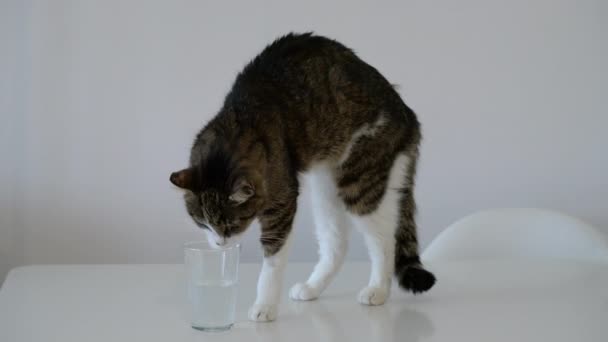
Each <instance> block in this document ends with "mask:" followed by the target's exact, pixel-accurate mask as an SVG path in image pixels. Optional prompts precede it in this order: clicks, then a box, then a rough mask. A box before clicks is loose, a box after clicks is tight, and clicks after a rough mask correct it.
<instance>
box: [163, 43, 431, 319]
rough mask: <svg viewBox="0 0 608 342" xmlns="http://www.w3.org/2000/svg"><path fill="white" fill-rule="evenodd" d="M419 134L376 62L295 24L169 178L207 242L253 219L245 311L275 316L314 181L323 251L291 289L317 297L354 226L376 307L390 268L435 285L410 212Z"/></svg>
mask: <svg viewBox="0 0 608 342" xmlns="http://www.w3.org/2000/svg"><path fill="white" fill-rule="evenodd" d="M420 139H421V135H420V124H419V122H418V120H417V118H416V115H415V114H414V112H413V111H412V110H411V109H410V108H409V107H408V106H406V105H405V104H404V103H403V101H402V99H401V98H400V97H399V95H398V94H397V92H396V91H395V89H393V87H392V86H391V84H390V83H389V82H388V81H387V80H386V79H385V78H384V77H383V76H382V75H381V74H380V73H379V72H378V71H377V70H376V69H374V68H373V67H372V66H370V65H368V64H367V63H365V62H363V61H362V60H361V59H359V58H358V57H357V56H356V55H355V54H354V53H353V51H352V50H350V49H349V48H347V47H345V46H344V45H342V44H340V43H338V42H337V41H335V40H331V39H328V38H325V37H321V36H317V35H313V34H311V33H306V34H293V33H292V34H288V35H286V36H283V37H281V38H279V39H277V40H275V41H274V42H273V43H271V44H270V45H268V46H267V47H266V48H265V49H264V50H263V51H262V52H261V53H260V54H259V55H258V56H257V57H255V58H254V59H253V60H252V61H251V62H250V63H249V64H247V66H245V68H244V69H243V71H242V72H241V73H240V74H239V75H238V76H237V77H236V80H235V82H234V84H233V86H232V89H231V90H230V92H229V93H228V95H227V96H226V98H225V101H224V104H223V106H222V108H221V109H220V111H219V113H218V114H217V115H216V116H215V117H214V118H213V119H212V120H211V121H210V122H209V123H208V124H207V125H206V126H205V127H204V128H203V129H202V130H201V131H200V133H198V135H197V136H196V139H195V141H194V145H193V146H192V150H191V155H190V164H189V165H190V166H189V167H188V168H186V169H184V170H181V171H178V172H174V173H173V174H171V177H170V180H171V182H172V183H173V184H174V185H176V186H178V187H180V188H182V189H185V193H184V198H185V202H186V208H187V211H188V213H189V214H190V216H192V219H193V220H194V222H195V223H196V224H197V225H198V226H199V227H200V228H202V229H203V230H204V231H205V232H206V233H207V237H208V239H209V241H210V242H211V243H212V244H215V245H217V246H223V245H225V244H229V243H233V242H234V241H237V240H238V239H239V238H240V237H241V236H242V234H243V233H244V232H245V230H247V228H248V227H249V226H250V225H251V223H252V221H253V220H255V219H257V220H258V221H259V223H260V225H261V237H260V242H261V244H262V248H263V250H264V262H263V266H262V271H261V273H260V276H259V280H258V286H257V299H256V301H255V303H254V305H253V306H252V307H251V309H250V311H249V318H250V319H251V320H253V321H271V320H274V319H275V318H276V315H277V304H278V302H279V298H280V295H281V291H280V289H281V288H282V275H283V271H284V269H285V266H286V263H287V250H288V248H289V245H290V242H291V241H290V240H291V238H290V237H291V234H290V233H291V230H292V224H293V219H294V215H295V214H296V206H297V205H296V203H297V201H296V200H297V198H298V194H299V189H300V184H301V183H305V184H306V186H308V187H310V188H311V190H312V194H313V195H312V209H313V213H314V222H315V226H316V236H317V238H318V242H319V255H320V258H319V262H318V263H317V265H316V266H315V268H314V271H313V272H312V274H311V275H310V277H309V278H308V280H306V281H305V282H302V283H298V284H295V285H294V286H293V287H292V288H291V290H290V292H289V296H290V297H291V298H292V299H293V300H313V299H316V298H317V297H318V296H319V295H320V294H321V292H322V291H323V290H324V289H325V288H326V287H327V286H328V284H329V282H330V281H331V280H332V278H333V277H334V276H335V275H336V273H337V271H338V269H339V268H340V266H341V264H342V262H343V261H344V256H345V253H346V248H347V242H348V235H349V230H350V228H351V227H354V228H355V229H357V230H358V231H360V232H361V233H362V234H363V237H364V239H365V243H366V245H367V247H368V249H369V254H370V258H371V276H370V279H369V283H368V285H367V286H366V287H364V288H363V289H362V290H361V291H360V292H359V295H358V300H359V302H361V303H362V304H365V305H381V304H383V303H384V302H385V300H386V299H387V297H388V295H389V292H390V286H391V279H392V273H393V272H394V273H395V275H396V278H397V280H398V282H399V285H400V286H401V287H402V288H403V289H405V290H409V291H411V292H413V293H420V292H424V291H426V290H428V289H430V288H431V287H432V286H433V284H434V283H435V277H434V276H433V274H432V273H430V272H428V271H426V270H425V269H424V268H423V266H422V264H421V262H420V258H419V256H418V241H417V238H416V222H415V220H414V214H415V211H416V207H415V202H414V176H415V173H416V161H417V159H418V146H419V142H420Z"/></svg>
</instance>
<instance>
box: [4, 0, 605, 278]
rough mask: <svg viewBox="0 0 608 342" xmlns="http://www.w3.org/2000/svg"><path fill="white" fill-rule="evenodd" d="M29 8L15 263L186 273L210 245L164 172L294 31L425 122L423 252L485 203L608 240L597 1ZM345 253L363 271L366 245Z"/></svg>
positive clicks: (22, 33)
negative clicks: (382, 85) (197, 243)
mask: <svg viewBox="0 0 608 342" xmlns="http://www.w3.org/2000/svg"><path fill="white" fill-rule="evenodd" d="M17 3H19V2H17V1H9V2H8V4H9V5H8V7H12V11H4V10H3V11H1V14H0V16H2V17H1V18H0V22H3V25H4V22H5V20H6V19H11V20H12V21H11V22H14V17H12V16H14V15H15V13H20V12H19V11H21V10H20V9H19V8H17V7H16V6H17V5H16V4H17ZM21 3H22V4H25V5H24V6H25V9H26V10H27V12H24V13H25V14H26V17H27V18H25V19H26V20H24V21H23V22H24V23H25V24H24V26H26V27H25V28H23V29H22V30H19V29H14V30H12V31H10V33H11V34H16V35H17V38H15V36H12V40H10V41H9V43H8V44H9V45H10V46H9V47H17V48H19V49H21V50H19V51H21V52H19V53H17V54H13V55H11V56H12V58H13V59H14V60H8V61H4V59H3V60H2V64H3V68H4V65H11V66H12V65H15V66H18V67H20V68H21V69H19V70H20V74H19V75H26V76H27V79H26V80H25V81H24V80H21V81H22V83H23V84H29V86H28V88H27V89H26V90H25V91H22V92H21V93H18V94H15V93H14V92H15V89H17V88H10V87H9V88H10V89H5V88H6V87H5V86H4V84H3V88H2V96H3V97H8V98H16V99H21V100H22V102H23V103H13V104H10V103H9V106H8V107H7V108H9V110H8V112H12V113H8V114H9V115H8V116H6V117H5V113H3V116H2V124H3V131H2V132H3V133H2V134H3V136H2V138H3V140H2V142H3V147H2V148H3V150H2V151H3V159H2V163H3V165H4V164H5V160H8V161H7V162H6V163H7V164H10V165H12V167H9V168H8V169H6V170H3V171H2V172H3V173H2V180H3V186H6V185H8V186H9V190H7V193H13V194H14V195H10V196H8V197H7V196H5V190H4V187H3V190H2V193H3V195H2V210H3V211H2V221H0V222H1V224H2V225H1V226H0V229H1V230H0V234H2V235H1V239H2V240H1V241H2V243H1V244H0V247H1V248H2V249H1V250H0V256H2V257H3V258H4V257H6V254H7V251H9V252H8V254H11V257H14V255H16V254H15V253H16V252H17V251H20V252H22V259H14V261H11V264H15V263H123V262H133V263H143V262H150V263H156V262H177V261H179V260H180V258H181V250H180V248H179V246H180V244H181V243H182V242H184V241H186V240H189V239H195V238H198V237H200V236H201V235H200V233H199V232H197V231H196V229H195V228H194V227H193V225H192V224H191V223H190V222H189V221H188V219H187V218H186V214H185V211H184V209H183V204H182V201H181V198H180V193H179V192H178V191H176V190H175V189H174V188H173V187H172V186H170V184H169V182H168V175H169V173H170V172H171V171H173V170H175V169H178V168H180V167H183V166H185V165H186V161H187V157H188V149H189V147H190V144H191V142H192V139H193V136H194V134H195V133H196V132H197V131H198V130H199V129H200V127H201V126H202V125H203V123H204V122H205V121H207V120H208V119H209V118H211V117H212V116H213V114H214V113H215V112H216V111H217V109H218V108H219V105H220V103H221V101H222V97H223V95H224V94H225V93H226V91H227V90H228V88H229V86H230V84H231V81H232V80H233V78H234V76H235V74H236V73H237V72H238V71H239V69H240V68H241V67H242V66H243V65H244V64H245V63H246V62H247V61H248V60H249V59H250V58H251V57H253V56H254V55H255V54H256V53H257V52H259V51H260V49H261V48H262V47H263V46H264V45H265V44H266V43H268V42H269V41H270V40H272V39H274V38H275V37H276V36H278V35H280V34H283V33H286V32H288V31H291V30H295V31H303V30H315V31H316V32H318V33H320V34H324V35H328V36H331V37H335V38H337V39H339V40H340V41H342V42H344V43H345V44H347V45H349V46H351V47H353V48H354V49H355V50H356V51H357V52H358V53H359V55H360V56H361V57H362V58H363V59H365V60H366V61H368V62H370V63H371V64H372V65H374V66H376V67H377V68H378V69H379V70H380V71H381V72H383V73H384V74H385V75H386V76H387V77H388V78H389V79H390V80H391V82H394V83H398V84H400V85H401V88H400V91H401V93H402V94H403V96H404V98H405V100H406V102H407V103H408V104H409V105H410V106H412V107H413V108H414V109H415V110H416V111H417V112H418V115H419V118H420V120H421V122H422V123H423V128H424V135H425V139H424V142H423V147H422V160H421V165H420V169H419V177H418V188H417V198H418V203H419V208H420V214H419V222H420V234H421V238H422V243H423V245H426V244H427V243H428V242H429V241H430V239H432V238H433V237H434V236H435V235H436V234H437V233H439V232H440V231H441V230H442V229H443V228H444V227H445V226H446V225H448V224H449V223H451V222H453V221H454V220H455V219H457V218H459V217H462V216H464V215H466V214H468V213H470V212H472V211H475V210H479V209H483V208H487V207H496V206H534V207H550V208H555V209H558V210H563V211H566V212H568V213H570V214H573V215H576V216H580V217H581V218H583V219H586V220H588V221H590V222H591V223H593V224H596V225H597V226H598V227H600V228H601V229H603V230H604V231H608V214H606V211H605V209H606V203H607V202H606V197H607V195H608V182H607V181H606V175H607V174H608V157H607V155H608V154H607V153H606V152H605V146H606V144H607V143H608V138H607V137H606V134H605V130H606V127H608V115H607V114H608V104H607V102H606V100H605V97H606V96H605V95H606V86H607V84H606V80H607V79H608V68H607V67H606V60H608V46H607V40H606V32H608V23H607V21H606V20H605V18H606V17H607V15H608V6H607V5H606V2H603V1H601V0H597V1H574V0H572V1H557V0H555V1H554V0H537V1H524V0H518V1H487V0H479V1H472V0H467V1H451V0H443V1H399V2H397V1H395V2H386V3H382V4H380V3H379V2H377V1H343V2H340V3H339V4H338V3H336V2H329V1H279V0H275V1H270V0H267V1H264V2H262V3H263V5H261V4H260V3H261V2H259V1H256V2H253V1H241V2H240V3H238V4H237V3H233V2H215V3H214V4H211V2H203V1H195V0H191V1H143V0H141V1H119V0H112V1H101V0H99V1H75V0H74V1H65V0H57V1H52V2H51V1H42V0H40V1H26V2H21ZM11 4H12V5H11ZM9 25H13V26H14V27H16V28H18V27H19V22H16V23H13V24H9ZM3 31H4V29H3ZM3 34H4V32H3ZM2 44H4V43H2ZM11 44H12V45H11ZM21 45H24V46H21ZM4 47H6V46H4ZM3 57H5V56H3ZM5 62H6V63H8V64H5ZM3 70H4V69H3ZM7 70H9V71H11V70H13V69H12V67H9V68H8V69H7ZM15 77H16V79H17V80H18V81H19V79H20V78H19V77H21V76H15ZM7 91H8V94H12V95H9V96H7ZM13 96H14V97H13ZM11 108H17V110H10V109H11ZM19 109H22V110H23V111H24V114H23V115H22V114H21V113H20V112H19ZM7 120H8V121H7ZM5 121H7V122H8V126H4V125H5ZM6 127H13V128H15V129H8V128H6ZM19 127H22V128H23V131H19V129H18V128H19ZM5 131H6V132H5ZM5 134H7V135H5ZM14 141H16V142H19V143H18V144H17V146H18V148H17V149H12V148H7V146H6V145H5V144H8V142H11V143H12V142H14ZM4 153H6V157H7V158H8V159H5V156H4ZM15 163H16V164H15ZM3 169H4V166H3ZM7 170H8V171H7ZM7 177H8V178H7ZM11 177H12V178H11ZM19 187H21V188H19ZM19 189H21V190H22V191H18V190H19ZM11 196H12V197H11ZM5 201H8V202H5ZM11 201H13V202H11ZM15 201H16V202H15ZM11 203H17V204H18V205H16V206H15V205H13V206H11ZM17 209H19V210H17ZM5 215H8V217H10V219H6V220H5V218H4V217H5ZM309 216H310V213H309V210H308V206H307V205H306V204H304V205H302V207H301V210H300V212H299V217H298V220H297V227H296V231H297V234H298V240H297V243H296V244H295V247H294V249H295V250H294V251H293V253H292V255H293V259H297V260H312V259H314V258H315V250H316V247H315V245H314V243H313V238H312V233H311V231H312V227H311V222H310V218H309ZM5 236H10V237H11V239H13V240H14V243H12V242H9V243H7V242H6V241H13V240H10V239H9V240H4V239H5ZM256 238H257V236H256V234H255V232H251V234H249V236H248V238H247V241H246V243H245V259H247V260H253V259H255V258H257V257H259V255H260V254H259V250H258V246H257V242H256ZM19 243H21V244H19ZM351 257H352V258H357V259H360V258H364V257H365V250H364V249H363V247H362V244H361V242H360V240H358V238H355V244H354V246H353V248H352V250H351ZM0 267H4V268H5V269H4V270H3V269H0V277H1V274H2V273H3V272H4V271H6V267H7V266H6V265H4V266H0Z"/></svg>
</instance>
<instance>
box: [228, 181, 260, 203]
mask: <svg viewBox="0 0 608 342" xmlns="http://www.w3.org/2000/svg"><path fill="white" fill-rule="evenodd" d="M253 195H255V189H254V188H253V185H251V183H249V181H247V180H246V179H240V180H238V181H237V182H236V183H235V185H234V187H233V188H232V194H231V195H230V197H229V199H230V201H232V202H233V203H234V204H235V205H239V204H243V203H245V202H247V200H249V199H250V198H251V197H253Z"/></svg>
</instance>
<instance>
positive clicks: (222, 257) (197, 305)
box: [184, 241, 240, 331]
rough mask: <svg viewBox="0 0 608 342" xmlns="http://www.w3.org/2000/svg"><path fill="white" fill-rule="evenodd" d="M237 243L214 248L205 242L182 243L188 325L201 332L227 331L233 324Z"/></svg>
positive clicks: (238, 246) (237, 268)
mask: <svg viewBox="0 0 608 342" xmlns="http://www.w3.org/2000/svg"><path fill="white" fill-rule="evenodd" d="M239 252H240V245H238V244H235V245H228V246H225V247H222V248H221V249H218V248H217V247H216V248H214V247H211V245H209V243H208V242H206V241H200V242H189V243H187V244H185V246H184V254H185V255H184V257H185V264H186V275H187V280H188V300H189V302H190V315H191V316H190V317H191V321H190V323H191V325H192V327H193V328H194V329H197V330H204V331H223V330H228V329H230V328H231V327H232V325H233V324H234V314H235V310H236V288H237V282H238V271H239Z"/></svg>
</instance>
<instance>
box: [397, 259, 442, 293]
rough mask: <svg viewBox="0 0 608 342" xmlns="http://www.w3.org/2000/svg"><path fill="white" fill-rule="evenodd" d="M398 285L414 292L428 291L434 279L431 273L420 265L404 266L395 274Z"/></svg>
mask: <svg viewBox="0 0 608 342" xmlns="http://www.w3.org/2000/svg"><path fill="white" fill-rule="evenodd" d="M397 278H398V279H399V286H401V287H402V288H403V289H404V290H406V291H411V292H412V293H414V294H418V293H422V292H426V291H428V290H429V289H430V288H431V287H433V285H435V282H436V279H435V276H434V275H433V273H431V272H429V271H427V270H425V269H424V268H422V266H410V267H406V268H405V269H404V270H403V271H402V272H400V273H399V274H398V275H397Z"/></svg>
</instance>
